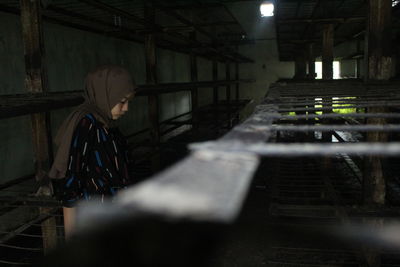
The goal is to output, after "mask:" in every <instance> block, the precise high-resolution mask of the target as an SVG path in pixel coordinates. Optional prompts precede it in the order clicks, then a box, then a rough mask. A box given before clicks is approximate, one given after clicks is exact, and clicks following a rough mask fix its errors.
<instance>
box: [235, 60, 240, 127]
mask: <svg viewBox="0 0 400 267" xmlns="http://www.w3.org/2000/svg"><path fill="white" fill-rule="evenodd" d="M235 79H236V81H239V63H238V62H236V63H235ZM235 89H236V90H235V100H236V105H237V108H238V112H237V115H236V118H235V124H236V123H239V121H240V112H239V111H240V109H239V99H240V91H239V90H240V87H239V83H236V88H235Z"/></svg>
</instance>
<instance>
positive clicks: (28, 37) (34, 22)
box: [20, 0, 57, 253]
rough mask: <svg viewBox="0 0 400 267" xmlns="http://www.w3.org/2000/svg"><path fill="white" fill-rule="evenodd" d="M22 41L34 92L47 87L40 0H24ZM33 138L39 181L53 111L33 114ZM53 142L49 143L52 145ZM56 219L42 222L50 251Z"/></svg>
mask: <svg viewBox="0 0 400 267" xmlns="http://www.w3.org/2000/svg"><path fill="white" fill-rule="evenodd" d="M20 5H21V26H22V40H23V45H24V54H25V71H26V75H25V87H26V88H27V90H28V91H29V92H31V93H33V94H37V93H43V92H46V91H48V90H47V76H46V75H47V73H46V68H45V63H44V62H45V61H44V45H43V32H42V19H41V14H40V1H39V0H21V1H20ZM31 125H32V140H33V147H34V155H35V172H36V180H38V181H39V180H41V179H43V178H44V177H45V174H46V173H47V172H48V170H49V168H50V161H51V158H52V152H51V151H50V149H51V146H50V145H51V132H50V114H49V113H48V112H47V113H36V114H32V115H31ZM49 144H50V145H49ZM38 194H40V195H41V196H51V191H50V190H49V188H47V189H46V188H44V186H43V187H42V188H41V190H39V191H38ZM50 210H51V209H49V208H39V212H40V213H42V214H46V213H49V212H50ZM56 229H57V228H56V220H55V218H54V217H51V218H49V219H47V220H46V221H44V222H43V223H42V235H43V248H44V252H45V253H47V252H48V251H49V250H51V249H53V248H55V247H56V245H57V232H56Z"/></svg>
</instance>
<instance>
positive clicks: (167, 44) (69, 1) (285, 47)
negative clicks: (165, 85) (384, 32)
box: [0, 0, 400, 62]
mask: <svg viewBox="0 0 400 267" xmlns="http://www.w3.org/2000/svg"><path fill="white" fill-rule="evenodd" d="M393 1H395V0H393ZM396 1H397V0H396ZM262 2H263V1H260V0H169V1H165V0H164V1H161V0H154V1H145V0H42V5H43V16H44V19H45V20H47V21H49V22H52V23H58V24H61V25H64V26H68V27H73V28H78V29H81V30H86V31H90V32H95V33H98V34H103V35H109V36H113V37H116V38H121V39H126V40H131V41H136V42H144V38H145V36H146V35H147V34H151V33H154V34H156V36H157V38H156V39H157V45H158V46H159V47H161V48H166V49H171V50H175V51H178V52H183V53H191V52H193V53H195V54H196V55H199V56H204V57H206V58H210V59H216V60H219V61H232V62H253V60H252V59H250V58H247V57H245V56H243V55H240V54H239V53H238V52H237V46H239V45H243V44H252V43H254V42H255V41H256V40H265V39H268V40H277V42H278V51H279V58H280V60H281V61H293V60H294V58H295V56H296V54H297V53H298V51H299V49H304V45H306V44H309V43H313V44H314V50H315V51H316V55H317V56H318V55H320V52H319V51H321V43H322V29H323V27H324V24H326V23H333V24H334V29H335V32H334V40H335V41H334V44H335V45H338V44H340V43H343V42H345V41H349V40H354V39H356V38H359V39H362V38H363V33H364V30H365V25H366V12H367V2H368V1H367V0H274V2H275V17H274V18H268V19H266V18H264V19H262V18H261V17H260V16H259V10H258V8H259V5H260V4H261V3H262ZM152 7H154V9H152ZM399 9H400V4H398V5H397V6H396V7H395V8H394V14H395V15H394V22H395V27H394V29H396V31H398V29H399V18H398V17H399V14H398V13H399ZM146 10H147V11H146ZM152 10H153V11H152ZM0 11H6V12H11V13H16V14H17V13H19V0H2V1H1V2H0ZM146 12H150V13H151V12H154V17H155V19H154V21H152V20H151V19H150V18H151V15H145V13H146ZM150 13H149V14H150ZM266 21H269V22H266ZM271 25H272V27H271ZM193 32H195V35H196V36H195V37H193V34H192V33H193ZM194 38H195V39H194Z"/></svg>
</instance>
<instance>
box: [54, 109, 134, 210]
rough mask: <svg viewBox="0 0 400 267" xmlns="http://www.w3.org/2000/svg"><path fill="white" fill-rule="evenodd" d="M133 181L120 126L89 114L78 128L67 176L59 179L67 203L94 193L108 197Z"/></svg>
mask: <svg viewBox="0 0 400 267" xmlns="http://www.w3.org/2000/svg"><path fill="white" fill-rule="evenodd" d="M132 182H133V180H132V178H131V177H130V175H129V172H128V154H127V144H126V139H125V137H124V136H123V135H122V134H121V132H120V131H119V130H118V128H105V127H104V126H103V124H102V123H101V122H99V121H97V120H96V119H95V117H94V116H93V115H92V114H87V115H86V116H85V117H83V118H82V119H81V120H80V121H79V123H78V125H77V127H76V128H75V131H74V134H73V137H72V141H71V147H70V152H69V161H68V169H67V173H66V177H65V178H64V179H62V180H61V181H59V182H57V183H58V186H57V187H58V190H57V191H59V193H58V197H59V198H60V199H61V201H62V203H63V206H65V207H72V206H74V205H75V204H76V201H78V200H82V199H83V200H89V199H91V198H92V197H93V196H94V195H95V196H97V197H99V198H100V199H101V200H104V197H106V196H113V195H115V193H116V192H117V191H118V190H119V189H121V188H124V187H126V186H128V185H129V184H131V183H132Z"/></svg>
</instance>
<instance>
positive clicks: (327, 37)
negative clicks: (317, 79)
mask: <svg viewBox="0 0 400 267" xmlns="http://www.w3.org/2000/svg"><path fill="white" fill-rule="evenodd" d="M333 34H334V27H333V24H325V25H324V30H323V40H322V79H324V80H331V79H333Z"/></svg>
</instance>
